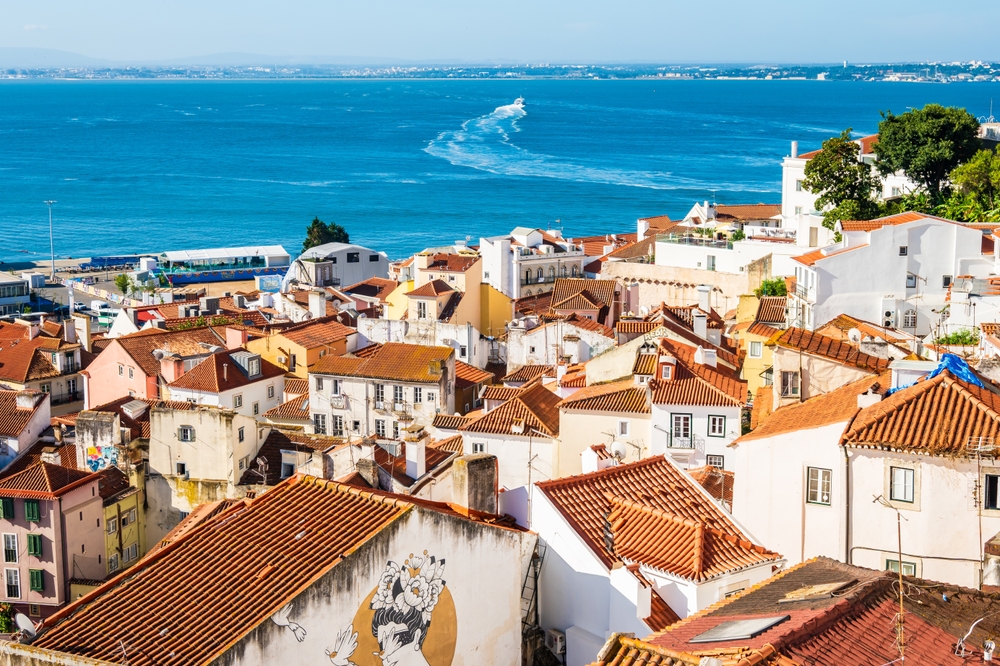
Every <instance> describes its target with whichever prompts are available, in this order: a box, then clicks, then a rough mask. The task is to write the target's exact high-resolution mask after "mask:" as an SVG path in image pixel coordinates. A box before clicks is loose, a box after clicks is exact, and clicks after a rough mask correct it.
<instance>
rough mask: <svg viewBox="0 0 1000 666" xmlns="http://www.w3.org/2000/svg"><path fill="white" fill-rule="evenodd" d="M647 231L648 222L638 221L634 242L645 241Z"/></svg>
mask: <svg viewBox="0 0 1000 666" xmlns="http://www.w3.org/2000/svg"><path fill="white" fill-rule="evenodd" d="M647 231H649V222H648V221H646V220H639V223H638V228H637V234H636V240H639V241H641V240H646V232H647Z"/></svg>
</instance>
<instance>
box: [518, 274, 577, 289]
mask: <svg viewBox="0 0 1000 666" xmlns="http://www.w3.org/2000/svg"><path fill="white" fill-rule="evenodd" d="M564 277H566V276H564ZM555 281H556V276H555V275H551V276H547V277H541V278H534V277H533V278H531V279H530V280H526V279H525V278H521V286H522V287H530V286H531V285H535V284H552V283H553V282H555Z"/></svg>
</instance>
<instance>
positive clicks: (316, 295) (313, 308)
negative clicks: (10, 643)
mask: <svg viewBox="0 0 1000 666" xmlns="http://www.w3.org/2000/svg"><path fill="white" fill-rule="evenodd" d="M309 312H311V313H312V316H313V319H317V318H319V317H325V316H326V296H325V295H324V294H323V292H321V291H310V292H309Z"/></svg>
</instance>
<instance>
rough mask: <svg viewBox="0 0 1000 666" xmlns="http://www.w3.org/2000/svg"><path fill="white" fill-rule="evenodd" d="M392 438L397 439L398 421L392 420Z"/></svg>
mask: <svg viewBox="0 0 1000 666" xmlns="http://www.w3.org/2000/svg"><path fill="white" fill-rule="evenodd" d="M392 438H393V439H399V421H393V422H392Z"/></svg>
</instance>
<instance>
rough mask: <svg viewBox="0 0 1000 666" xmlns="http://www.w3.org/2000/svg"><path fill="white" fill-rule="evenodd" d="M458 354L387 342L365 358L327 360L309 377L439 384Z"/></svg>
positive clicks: (342, 357)
mask: <svg viewBox="0 0 1000 666" xmlns="http://www.w3.org/2000/svg"><path fill="white" fill-rule="evenodd" d="M454 354H455V352H454V350H453V349H452V348H451V347H431V346H427V345H411V344H405V343H402V342H387V343H385V344H384V345H382V346H380V347H379V348H378V349H377V350H376V351H375V353H373V354H372V355H371V356H368V357H366V358H361V359H358V358H350V357H346V356H329V355H327V356H324V357H323V358H321V359H320V360H319V361H317V362H316V364H315V365H313V367H311V368H310V369H309V372H310V373H315V374H324V375H340V376H351V377H367V378H369V379H395V380H398V381H405V382H415V383H431V382H433V383H437V382H440V381H441V378H442V377H443V370H445V369H447V368H446V363H447V361H448V359H449V358H452V357H453V356H454Z"/></svg>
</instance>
